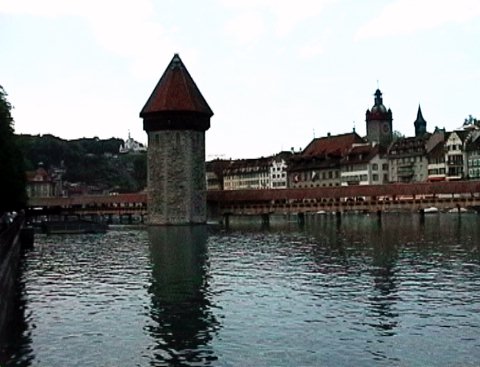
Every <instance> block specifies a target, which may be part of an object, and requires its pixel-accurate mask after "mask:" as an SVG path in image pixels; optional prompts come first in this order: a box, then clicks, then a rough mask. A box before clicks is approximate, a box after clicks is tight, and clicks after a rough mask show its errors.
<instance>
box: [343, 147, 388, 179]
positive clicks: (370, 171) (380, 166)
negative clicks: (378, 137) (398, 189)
mask: <svg viewBox="0 0 480 367" xmlns="http://www.w3.org/2000/svg"><path fill="white" fill-rule="evenodd" d="M340 177H341V185H342V186H352V185H382V184H386V183H388V159H387V155H386V149H385V148H383V147H382V146H380V145H378V144H370V143H365V144H354V145H353V146H352V148H351V149H350V150H349V151H348V153H347V154H346V155H345V157H344V158H343V159H342V162H341V174H340Z"/></svg>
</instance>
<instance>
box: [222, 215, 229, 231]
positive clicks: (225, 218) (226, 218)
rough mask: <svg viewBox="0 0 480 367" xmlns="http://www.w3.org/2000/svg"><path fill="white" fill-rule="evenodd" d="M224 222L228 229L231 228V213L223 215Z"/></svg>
mask: <svg viewBox="0 0 480 367" xmlns="http://www.w3.org/2000/svg"><path fill="white" fill-rule="evenodd" d="M223 224H224V226H225V228H226V229H228V228H230V214H224V215H223Z"/></svg>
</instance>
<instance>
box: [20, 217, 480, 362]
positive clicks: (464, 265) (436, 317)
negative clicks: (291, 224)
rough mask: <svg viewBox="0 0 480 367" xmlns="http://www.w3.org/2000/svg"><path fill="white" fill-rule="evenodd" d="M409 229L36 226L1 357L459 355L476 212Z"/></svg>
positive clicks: (369, 223) (468, 351)
mask: <svg viewBox="0 0 480 367" xmlns="http://www.w3.org/2000/svg"><path fill="white" fill-rule="evenodd" d="M417 219H418V218H417ZM419 223H420V221H415V218H414V216H393V217H389V216H388V215H385V216H382V222H381V225H380V226H379V223H378V221H377V219H376V218H369V217H348V216H346V217H345V218H344V219H342V223H341V224H339V223H337V222H336V221H335V220H330V219H329V218H328V217H325V218H323V219H320V220H317V221H314V222H312V223H307V226H306V228H305V229H303V230H301V231H300V230H291V229H289V230H283V229H279V230H275V229H271V230H269V231H262V230H249V229H248V228H243V229H242V230H238V231H236V230H233V231H212V232H211V233H210V234H208V235H207V234H206V233H203V232H202V231H201V230H199V229H198V228H197V229H189V228H186V229H185V228H184V229H158V230H156V231H154V235H153V237H152V234H151V233H150V235H149V234H148V233H147V232H146V231H110V232H108V233H107V234H105V235H101V236H96V235H88V236H51V237H47V236H39V237H37V239H36V242H37V243H36V246H35V249H34V250H33V251H32V252H30V253H28V255H27V257H26V260H25V262H24V265H23V284H24V295H23V301H24V302H25V313H24V314H23V318H22V319H21V320H20V323H23V325H24V329H22V330H23V331H20V332H19V335H20V336H19V340H20V341H19V343H18V345H19V347H18V351H17V353H18V357H17V361H22V360H29V361H30V362H29V363H30V365H32V366H60V365H92V366H93V365H99V366H108V365H121V366H134V365H138V366H147V365H162V364H171V365H185V366H187V365H190V366H193V365H202V366H239V365H244V366H249V365H251V366H271V365H278V366H290V365H303V366H318V365H322V366H338V365H345V366H348V365H355V366H371V365H379V366H391V365H409V366H410V365H411V366H421V365H436V366H450V365H465V366H472V365H475V364H476V363H477V361H478V360H480V343H479V342H478V340H479V339H478V335H479V332H480V316H479V315H480V308H479V306H478V305H480V292H479V291H480V266H479V264H480V259H479V257H478V255H475V248H474V247H473V246H472V241H474V242H475V243H479V242H480V231H479V230H477V228H480V226H478V224H479V219H478V218H477V217H476V216H465V217H462V221H461V222H460V223H459V222H458V221H457V220H456V217H455V218H452V217H449V219H445V217H441V216H440V217H439V218H437V219H436V221H432V220H431V219H430V218H425V221H424V224H422V225H420V224H419ZM22 338H23V339H22ZM106 351H108V352H106Z"/></svg>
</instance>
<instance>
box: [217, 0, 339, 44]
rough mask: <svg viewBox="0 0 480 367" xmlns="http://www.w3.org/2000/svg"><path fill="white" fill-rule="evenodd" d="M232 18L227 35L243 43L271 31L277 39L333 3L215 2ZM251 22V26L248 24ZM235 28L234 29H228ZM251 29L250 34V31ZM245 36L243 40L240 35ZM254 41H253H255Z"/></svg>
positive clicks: (327, 0) (323, 0) (278, 0)
mask: <svg viewBox="0 0 480 367" xmlns="http://www.w3.org/2000/svg"><path fill="white" fill-rule="evenodd" d="M217 1H218V2H219V3H220V4H221V5H222V6H224V7H226V8H229V9H232V10H234V11H235V13H236V15H235V16H234V18H233V20H229V21H227V29H228V31H229V32H230V33H231V34H234V35H235V37H236V38H237V39H238V40H240V41H242V42H244V41H245V40H247V39H250V40H253V39H258V38H260V37H262V36H263V35H264V34H265V33H266V30H267V29H269V30H271V31H272V32H273V33H274V34H275V35H276V36H277V37H284V36H286V35H288V34H289V33H291V32H292V31H293V30H294V29H295V28H296V27H297V26H298V25H299V24H300V23H301V22H302V21H304V20H306V19H309V18H314V17H316V16H318V15H319V14H321V13H322V11H323V10H324V9H325V8H326V7H327V6H328V5H330V4H332V3H334V2H336V1H337V0H296V1H291V0H217ZM252 20H254V22H253V23H249V21H252ZM232 24H234V25H235V27H233V26H232ZM252 26H253V27H254V29H253V30H251V29H250V28H251V27H252ZM244 32H247V33H248V34H247V36H244V35H243V33H244ZM255 37H256V38H255Z"/></svg>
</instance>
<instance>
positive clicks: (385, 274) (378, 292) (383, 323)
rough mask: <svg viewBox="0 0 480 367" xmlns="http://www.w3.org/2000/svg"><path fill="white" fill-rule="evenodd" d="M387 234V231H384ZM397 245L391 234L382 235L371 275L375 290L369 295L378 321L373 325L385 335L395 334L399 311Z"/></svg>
mask: <svg viewBox="0 0 480 367" xmlns="http://www.w3.org/2000/svg"><path fill="white" fill-rule="evenodd" d="M382 233H383V234H385V232H382ZM397 258H398V252H397V247H396V245H395V242H394V241H392V239H391V238H390V236H381V239H380V240H379V241H378V242H377V243H376V244H375V245H374V249H373V259H372V267H371V269H370V275H371V276H372V278H373V288H374V289H373V292H372V293H371V296H370V297H369V301H370V303H371V312H372V313H373V316H374V318H373V319H374V320H375V321H376V322H375V323H374V324H372V325H371V326H373V327H375V328H377V329H378V330H379V331H380V332H381V333H382V335H384V336H393V335H395V332H394V329H395V327H396V326H397V324H398V322H397V320H396V318H397V317H398V313H397V312H395V311H394V308H395V304H396V302H397V301H398V296H397V294H396V293H397V288H398V287H397V281H396V262H397Z"/></svg>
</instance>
